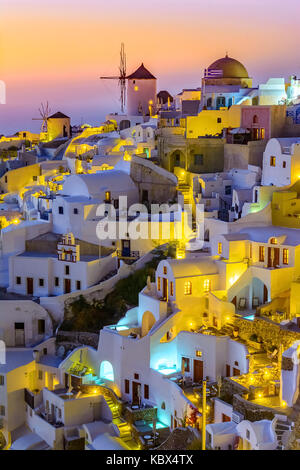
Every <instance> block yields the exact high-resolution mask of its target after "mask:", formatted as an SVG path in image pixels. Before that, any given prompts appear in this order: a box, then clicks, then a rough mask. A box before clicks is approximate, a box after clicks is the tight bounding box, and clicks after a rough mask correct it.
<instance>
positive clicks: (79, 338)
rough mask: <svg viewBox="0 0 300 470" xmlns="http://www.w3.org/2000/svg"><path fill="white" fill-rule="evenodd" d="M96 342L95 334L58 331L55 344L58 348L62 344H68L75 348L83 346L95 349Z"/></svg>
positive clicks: (96, 336) (97, 336) (97, 338)
mask: <svg viewBox="0 0 300 470" xmlns="http://www.w3.org/2000/svg"><path fill="white" fill-rule="evenodd" d="M98 342H99V335H98V334H97V333H88V332H77V331H58V333H57V335H56V344H57V345H58V346H60V345H61V344H62V343H70V344H71V345H73V346H75V347H77V346H82V345H84V346H91V347H93V348H95V349H97V347H98Z"/></svg>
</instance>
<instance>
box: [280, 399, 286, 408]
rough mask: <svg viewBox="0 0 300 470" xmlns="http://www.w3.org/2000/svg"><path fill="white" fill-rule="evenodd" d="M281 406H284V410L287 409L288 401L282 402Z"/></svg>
mask: <svg viewBox="0 0 300 470" xmlns="http://www.w3.org/2000/svg"><path fill="white" fill-rule="evenodd" d="M281 406H282V408H286V407H287V402H286V401H284V400H282V402H281Z"/></svg>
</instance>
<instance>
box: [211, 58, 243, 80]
mask: <svg viewBox="0 0 300 470" xmlns="http://www.w3.org/2000/svg"><path fill="white" fill-rule="evenodd" d="M208 70H222V71H223V76H222V78H249V75H248V72H247V70H246V68H245V67H244V66H243V64H241V62H239V61H238V60H236V59H233V58H232V57H228V56H227V55H226V56H225V57H223V58H222V59H218V60H216V61H215V62H213V63H212V64H211V65H210V66H209V67H208Z"/></svg>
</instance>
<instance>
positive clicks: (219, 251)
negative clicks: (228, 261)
mask: <svg viewBox="0 0 300 470" xmlns="http://www.w3.org/2000/svg"><path fill="white" fill-rule="evenodd" d="M222 251H223V244H222V243H218V255H221V254H222Z"/></svg>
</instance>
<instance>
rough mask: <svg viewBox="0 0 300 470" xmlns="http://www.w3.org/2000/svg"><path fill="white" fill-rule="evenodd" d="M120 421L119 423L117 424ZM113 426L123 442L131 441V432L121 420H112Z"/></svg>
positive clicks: (128, 426)
mask: <svg viewBox="0 0 300 470" xmlns="http://www.w3.org/2000/svg"><path fill="white" fill-rule="evenodd" d="M118 421H120V422H118ZM113 424H115V425H116V426H117V428H118V430H119V437H120V438H121V439H123V440H124V441H125V442H128V441H131V440H132V432H131V428H130V425H129V424H128V423H127V422H126V421H124V420H122V418H121V419H119V420H116V422H115V420H113Z"/></svg>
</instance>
